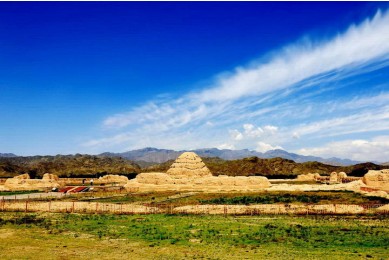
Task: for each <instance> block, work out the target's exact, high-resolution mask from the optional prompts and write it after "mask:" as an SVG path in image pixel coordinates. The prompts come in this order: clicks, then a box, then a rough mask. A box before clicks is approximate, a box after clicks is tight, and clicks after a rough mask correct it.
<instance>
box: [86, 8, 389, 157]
mask: <svg viewBox="0 0 389 260" xmlns="http://www.w3.org/2000/svg"><path fill="white" fill-rule="evenodd" d="M274 53H275V54H274V55H272V56H271V57H270V58H267V59H266V60H264V59H260V60H259V61H256V62H253V63H251V65H249V66H245V67H239V68H236V69H235V70H234V71H232V72H228V73H223V74H220V75H219V76H217V77H216V78H215V79H214V81H213V84H210V85H209V86H205V87H204V88H203V89H202V90H197V91H195V92H194V91H192V92H189V93H187V94H185V95H183V96H181V97H178V98H171V99H169V98H163V99H155V100H151V101H148V102H146V103H145V104H144V105H141V106H139V107H134V108H133V109H131V110H130V111H128V112H124V113H119V114H116V115H112V116H110V117H108V118H106V119H105V120H104V121H103V126H104V128H105V129H108V130H106V131H107V132H106V133H107V135H108V133H110V135H111V136H108V137H103V138H95V139H93V140H90V141H87V142H85V143H84V145H85V146H87V147H97V146H100V147H103V148H109V147H120V148H118V149H128V148H139V147H142V146H158V147H167V148H178V149H188V148H199V147H211V146H214V147H237V148H239V145H238V144H240V145H248V143H245V142H243V141H242V140H244V139H247V138H248V137H250V138H251V139H253V140H254V141H253V142H251V147H245V148H252V149H259V150H266V149H268V148H269V149H271V148H279V147H284V146H286V147H287V146H288V143H291V142H294V141H296V140H299V142H303V141H304V140H305V138H306V137H307V136H313V135H317V136H321V137H322V136H331V135H333V136H335V135H342V134H343V135H346V134H349V133H358V132H368V131H379V130H387V129H389V120H388V116H389V108H388V106H387V99H388V97H389V94H388V93H389V92H382V93H379V94H378V95H370V96H353V98H352V99H351V100H347V101H345V100H338V99H335V100H331V101H326V100H323V101H322V100H320V99H315V97H318V96H320V95H321V94H323V93H327V92H330V91H336V89H337V87H336V86H333V85H331V84H329V83H332V82H339V81H340V80H341V79H345V78H347V77H350V76H352V75H358V74H362V73H369V72H370V71H375V70H378V69H380V68H383V67H386V66H388V64H389V12H387V11H386V12H381V11H378V12H377V14H376V15H375V16H374V17H373V18H371V19H366V20H365V21H364V22H362V23H361V24H358V25H351V26H350V27H349V29H347V30H346V31H344V32H341V33H339V34H337V35H336V36H334V37H333V38H331V39H328V40H322V41H320V42H317V41H311V42H309V41H304V42H303V43H296V44H293V45H289V46H287V47H285V48H283V49H281V50H278V51H275V52H274ZM296 93H299V95H297V96H293V95H294V94H296ZM292 96H293V98H290V97H292ZM349 96H350V95H349ZM349 96H348V97H347V98H349ZM319 116H320V117H319ZM248 122H262V123H261V124H260V125H261V127H259V126H255V125H258V124H255V123H248ZM275 125H277V126H275ZM242 126H243V128H242V129H239V128H238V127H242ZM231 129H232V130H231ZM264 133H267V134H264ZM270 133H271V134H270ZM103 134H104V133H103ZM265 137H266V140H263V138H265ZM293 140H294V141H293ZM301 145H304V143H302V144H301Z"/></svg>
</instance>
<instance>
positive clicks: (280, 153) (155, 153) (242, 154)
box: [100, 147, 361, 166]
mask: <svg viewBox="0 0 389 260" xmlns="http://www.w3.org/2000/svg"><path fill="white" fill-rule="evenodd" d="M190 151H192V152H195V153H197V154H198V155H199V156H200V157H219V158H221V159H224V160H236V159H242V158H247V157H253V156H256V157H258V158H262V159H271V158H276V157H281V158H284V159H288V160H293V161H295V162H297V163H303V162H309V161H317V162H321V163H325V164H329V165H336V166H348V165H354V164H358V163H361V162H359V161H353V160H349V159H340V158H336V157H332V158H328V159H324V158H321V157H316V156H305V155H299V154H295V153H289V152H287V151H284V150H281V149H276V150H271V151H267V152H265V153H261V152H257V151H252V150H248V149H243V150H229V149H222V150H220V149H217V148H205V149H197V150H190ZM183 152H185V151H175V150H167V149H157V148H152V147H147V148H143V149H138V150H132V151H128V152H123V153H109V152H106V153H102V154H100V155H101V156H120V157H123V158H126V159H129V160H132V161H136V162H145V163H164V162H166V161H169V160H174V159H176V158H177V157H178V156H179V155H180V154H181V153H183Z"/></svg>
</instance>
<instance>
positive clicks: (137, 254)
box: [0, 213, 389, 259]
mask: <svg viewBox="0 0 389 260" xmlns="http://www.w3.org/2000/svg"><path fill="white" fill-rule="evenodd" d="M0 218H1V220H0V225H1V226H0V228H1V230H0V258H1V259H37V258H41V257H42V258H44V259H75V258H81V259H84V258H89V257H93V258H99V259H122V258H123V256H125V258H128V259H130V258H132V259H139V258H142V259H153V258H158V259H183V258H208V259H242V258H243V259H244V258H246V259H270V258H271V259H285V258H292V259H365V258H374V259H388V258H389V253H388V252H389V250H388V247H389V225H388V224H389V220H388V219H387V218H381V219H380V218H369V217H364V218H361V217H328V216H327V217H293V216H277V217H274V216H273V217H265V216H257V217H228V218H224V217H222V216H174V215H121V216H118V215H77V214H23V213H4V214H3V215H2V216H0Z"/></svg>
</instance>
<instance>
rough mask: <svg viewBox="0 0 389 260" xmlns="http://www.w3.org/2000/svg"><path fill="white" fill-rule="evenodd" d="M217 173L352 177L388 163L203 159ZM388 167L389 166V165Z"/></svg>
mask: <svg viewBox="0 0 389 260" xmlns="http://www.w3.org/2000/svg"><path fill="white" fill-rule="evenodd" d="M202 160H203V161H204V163H205V164H206V165H207V167H208V168H209V169H210V170H211V172H212V174H213V175H229V176H266V177H269V178H295V177H296V176H297V175H299V174H306V173H316V172H317V173H320V174H321V175H328V174H329V173H331V172H333V171H336V172H341V171H344V172H346V173H347V174H348V175H350V176H363V175H364V174H365V173H366V172H367V171H368V170H378V169H383V168H385V166H382V165H376V164H374V163H361V164H356V165H351V166H333V165H327V164H324V163H320V162H304V163H296V162H294V161H292V160H287V159H283V158H279V157H278V158H271V159H260V158H258V157H249V158H244V159H239V160H223V159H220V158H217V157H214V158H208V157H205V158H202ZM172 163H173V160H170V161H167V162H165V163H161V164H158V165H153V166H151V167H147V168H144V169H142V171H146V172H153V171H156V172H166V171H167V170H168V169H169V167H170V165H171V164H172ZM386 168H389V167H388V166H386Z"/></svg>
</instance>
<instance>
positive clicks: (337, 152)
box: [297, 135, 389, 162]
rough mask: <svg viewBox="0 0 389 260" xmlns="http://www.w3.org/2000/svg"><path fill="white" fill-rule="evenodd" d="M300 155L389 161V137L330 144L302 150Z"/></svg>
mask: <svg viewBox="0 0 389 260" xmlns="http://www.w3.org/2000/svg"><path fill="white" fill-rule="evenodd" d="M297 152H299V153H300V154H304V155H316V156H321V157H327V158H328V157H333V156H336V157H340V158H350V159H353V160H357V161H380V162H387V161H389V136H387V135H386V136H377V137H374V138H372V139H370V140H363V139H356V140H343V141H338V142H330V143H328V144H325V145H323V146H320V147H312V148H302V149H300V150H298V151H297Z"/></svg>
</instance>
